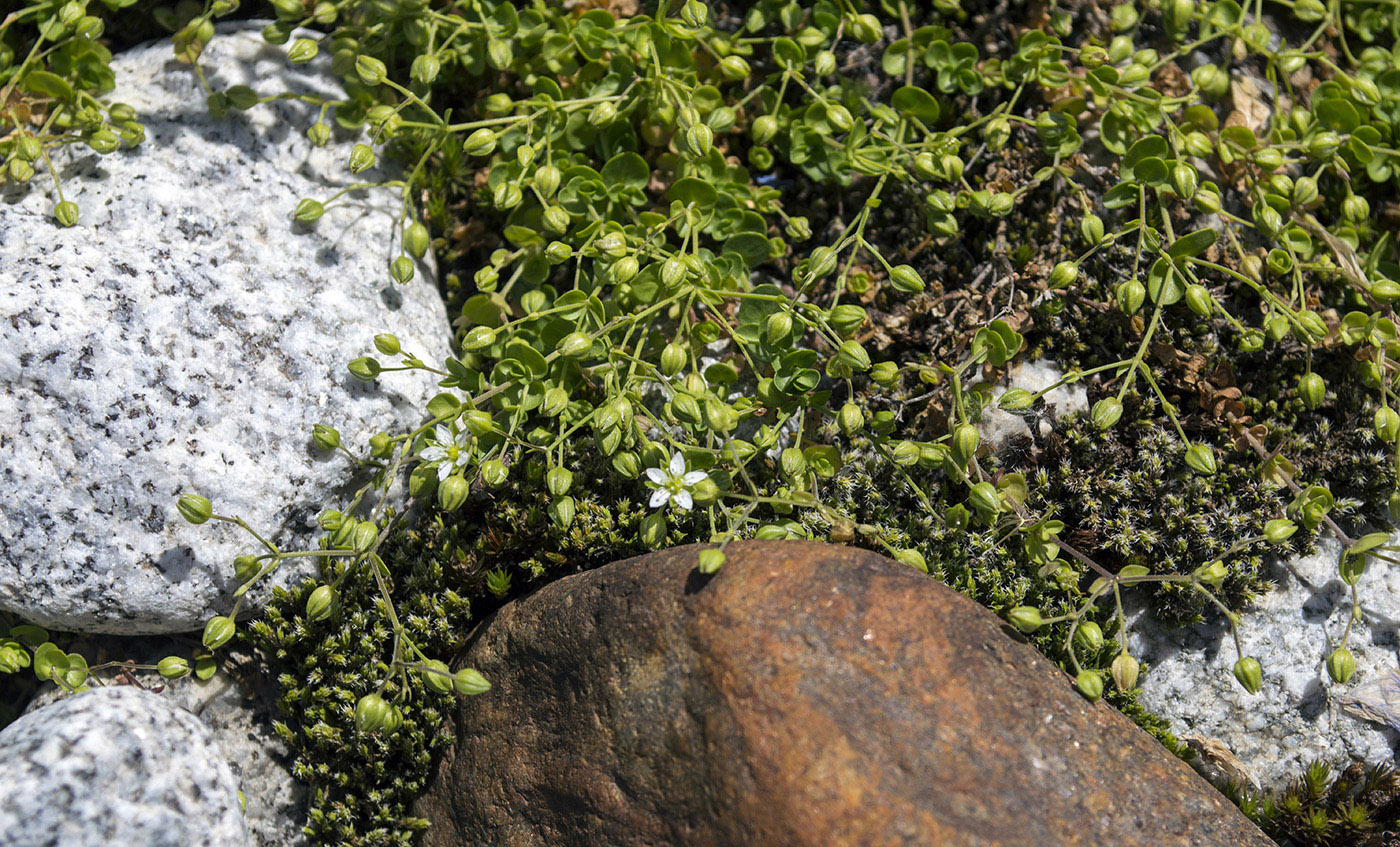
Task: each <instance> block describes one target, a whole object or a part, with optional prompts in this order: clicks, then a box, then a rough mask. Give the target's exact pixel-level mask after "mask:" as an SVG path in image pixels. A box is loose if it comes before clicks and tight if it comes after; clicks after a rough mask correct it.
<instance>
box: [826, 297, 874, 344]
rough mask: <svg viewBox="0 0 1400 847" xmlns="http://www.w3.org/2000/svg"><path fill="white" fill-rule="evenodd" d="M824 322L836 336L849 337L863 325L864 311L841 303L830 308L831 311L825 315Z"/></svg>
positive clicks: (858, 307)
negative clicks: (825, 321) (834, 331)
mask: <svg viewBox="0 0 1400 847" xmlns="http://www.w3.org/2000/svg"><path fill="white" fill-rule="evenodd" d="M826 320H827V323H829V324H831V328H832V329H834V330H836V332H837V333H838V334H840V335H842V336H850V335H851V334H852V333H854V332H855V331H856V330H857V329H860V326H861V324H863V323H865V310H864V309H862V308H861V307H860V306H855V305H852V304H850V303H842V304H840V305H838V306H833V307H832V309H831V311H830V312H828V313H827V316H826Z"/></svg>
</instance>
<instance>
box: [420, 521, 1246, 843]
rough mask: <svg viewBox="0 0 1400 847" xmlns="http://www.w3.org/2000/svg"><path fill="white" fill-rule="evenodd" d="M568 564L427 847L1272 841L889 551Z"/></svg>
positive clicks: (522, 619) (512, 652)
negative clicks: (718, 562)
mask: <svg viewBox="0 0 1400 847" xmlns="http://www.w3.org/2000/svg"><path fill="white" fill-rule="evenodd" d="M698 550H699V548H698V547H694V546H691V547H681V548H677V549H674V550H669V551H665V552H662V553H657V554H653V555H650V556H643V557H640V558H636V559H630V560H627V561H625V562H620V563H615V564H612V565H609V566H607V567H604V568H601V569H598V570H596V571H591V572H588V573H584V574H580V575H577V576H573V577H569V578H566V579H563V580H559V581H558V582H554V583H551V584H550V585H547V586H545V587H544V588H542V589H540V590H539V591H538V592H536V593H535V594H533V595H531V596H529V597H527V598H525V599H523V600H521V601H518V602H516V603H513V604H511V605H509V606H507V607H505V608H504V609H503V610H501V612H500V613H499V614H498V615H497V616H496V617H495V618H494V619H493V620H491V621H490V622H488V623H487V624H486V625H485V626H484V628H483V630H482V632H481V634H480V635H479V638H478V639H477V640H476V642H475V643H474V644H473V645H472V647H471V648H470V649H469V651H468V653H467V655H466V656H465V660H466V662H467V663H468V664H470V665H471V666H473V667H476V668H478V669H480V670H481V671H482V672H484V673H485V674H486V675H487V677H488V678H489V679H490V680H491V681H492V686H493V687H492V689H491V691H490V692H488V693H487V694H485V695H483V696H480V697H475V698H472V700H471V701H470V702H469V703H465V704H463V706H462V708H461V710H460V712H459V715H458V726H457V733H458V738H457V744H456V746H455V748H454V749H453V751H452V752H451V753H450V754H449V755H448V757H446V758H445V759H444V760H443V761H442V762H441V764H440V767H439V769H438V772H437V774H436V777H435V779H434V782H433V785H432V787H431V788H430V790H429V792H428V794H427V795H426V796H425V797H424V798H423V800H422V801H421V802H420V804H419V807H418V812H419V814H422V815H424V816H426V817H428V818H429V819H430V820H431V821H433V827H432V828H431V829H429V831H428V832H427V835H426V839H425V841H424V843H425V845H428V847H447V846H448V845H487V844H490V845H497V847H535V845H540V847H543V845H550V847H560V846H561V845H571V846H573V847H585V845H586V846H587V847H592V845H599V847H601V845H610V847H641V846H642V845H656V847H661V845H666V846H667V847H682V845H696V847H699V845H706V847H725V846H726V845H735V847H740V845H742V847H778V845H794V847H796V845H862V847H875V845H906V844H920V845H939V844H947V845H952V844H956V845H962V846H963V847H991V846H992V845H1049V844H1053V845H1057V847H1072V845H1116V847H1130V845H1154V847H1160V846H1161V845H1188V844H1189V845H1203V847H1204V845H1212V847H1214V845H1222V844H1229V845H1232V847H1251V845H1258V847H1268V845H1271V844H1272V843H1273V842H1272V841H1270V840H1269V839H1268V838H1266V837H1265V836H1264V835H1263V834H1262V833H1260V832H1259V831H1258V830H1257V829H1256V828H1255V827H1254V826H1253V824H1251V823H1249V822H1248V821H1247V820H1246V819H1245V818H1244V817H1243V816H1242V815H1241V814H1240V813H1239V812H1238V811H1237V810H1236V809H1235V808H1234V807H1233V806H1231V805H1230V804H1229V803H1228V802H1227V801H1226V800H1225V799H1224V798H1223V797H1221V796H1220V795H1219V794H1217V793H1216V792H1215V791H1214V790H1213V789H1212V788H1211V787H1210V786H1209V785H1208V784H1207V783H1206V782H1205V781H1204V780H1202V779H1200V778H1199V777H1198V776H1196V774H1195V773H1193V772H1192V771H1191V769H1190V768H1189V767H1188V766H1187V765H1185V764H1184V763H1182V762H1181V761H1179V760H1177V759H1176V758H1174V757H1173V756H1171V755H1170V754H1169V753H1168V752H1167V751H1166V750H1164V749H1163V748H1162V747H1161V746H1160V745H1158V744H1157V742H1156V741H1154V740H1153V739H1152V738H1151V737H1149V736H1148V735H1146V734H1145V733H1143V732H1141V731H1140V730H1138V729H1137V728H1136V727H1134V726H1133V725H1132V724H1131V723H1130V722H1129V721H1128V720H1127V719H1126V718H1124V717H1123V716H1122V715H1121V714H1119V713H1118V712H1117V711H1115V710H1114V709H1112V708H1111V707H1109V706H1107V705H1103V704H1092V703H1089V702H1087V701H1085V700H1083V699H1082V698H1081V697H1079V695H1078V694H1076V693H1075V692H1074V690H1073V688H1072V685H1071V683H1070V681H1069V680H1068V678H1067V677H1066V676H1065V675H1064V674H1063V673H1061V672H1060V671H1059V670H1058V669H1057V668H1055V667H1053V666H1052V665H1051V664H1050V663H1049V662H1048V661H1046V660H1045V659H1044V658H1043V657H1041V656H1040V654H1039V653H1037V652H1036V650H1035V649H1034V648H1032V647H1031V646H1029V645H1028V644H1026V643H1025V642H1024V641H1022V640H1020V639H1019V638H1017V637H1015V636H1014V635H1012V634H1011V633H1012V630H1010V629H1009V628H1008V627H1006V626H1005V625H1004V624H1003V623H1002V622H1001V621H1000V620H998V619H997V618H996V617H995V616H994V615H992V614H991V613H990V612H987V611H986V610H984V609H982V608H981V607H979V606H978V605H977V604H976V603H974V602H973V601H971V600H969V599H967V598H965V597H963V596H961V595H959V594H957V593H955V592H953V591H952V590H950V589H947V588H945V587H944V586H942V585H940V584H938V583H936V582H934V581H933V580H930V579H928V578H927V577H924V576H922V575H919V574H917V573H915V572H914V571H912V570H910V569H908V568H905V567H902V566H899V565H896V564H894V563H893V562H891V561H890V560H888V559H885V558H883V557H881V556H877V555H875V554H873V553H869V552H866V551H861V550H856V549H853V548H847V547H835V546H827V545H822V544H815V543H807V542H738V543H735V544H732V545H730V546H729V547H728V548H727V553H728V561H727V563H726V564H725V565H724V568H723V569H722V570H721V571H720V572H719V573H718V574H716V575H715V576H713V577H705V576H703V575H701V574H700V573H699V572H698V571H697V570H696V567H695V560H696V553H697V552H698Z"/></svg>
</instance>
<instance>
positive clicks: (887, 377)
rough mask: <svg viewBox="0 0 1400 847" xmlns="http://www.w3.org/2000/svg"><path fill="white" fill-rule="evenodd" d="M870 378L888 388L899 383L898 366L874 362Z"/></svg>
mask: <svg viewBox="0 0 1400 847" xmlns="http://www.w3.org/2000/svg"><path fill="white" fill-rule="evenodd" d="M870 378H871V379H872V380H874V382H875V384H876V385H879V386H881V387H884V388H889V387H891V386H893V385H894V384H895V383H897V382H898V381H899V365H896V364H895V363H894V362H876V363H875V364H874V365H871V366H870ZM1002 396H1003V397H1004V396H1005V395H1002ZM1003 408H1005V407H1003Z"/></svg>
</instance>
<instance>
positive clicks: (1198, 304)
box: [1186, 282, 1215, 318]
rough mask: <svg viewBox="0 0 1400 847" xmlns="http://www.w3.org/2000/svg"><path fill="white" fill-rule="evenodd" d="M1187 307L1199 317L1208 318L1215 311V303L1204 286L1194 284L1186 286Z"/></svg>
mask: <svg viewBox="0 0 1400 847" xmlns="http://www.w3.org/2000/svg"><path fill="white" fill-rule="evenodd" d="M1186 305H1187V306H1188V307H1189V308H1190V309H1191V311H1192V312H1194V313H1195V314H1197V315H1200V316H1201V317H1203V318H1208V317H1210V316H1211V314H1212V313H1213V312H1214V311H1215V301H1214V300H1213V299H1212V298H1211V296H1210V292H1209V291H1207V290H1206V287H1205V286H1204V285H1201V284H1200V283H1198V282H1193V283H1191V284H1190V285H1188V286H1186Z"/></svg>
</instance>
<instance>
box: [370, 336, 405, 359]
mask: <svg viewBox="0 0 1400 847" xmlns="http://www.w3.org/2000/svg"><path fill="white" fill-rule="evenodd" d="M374 349H376V350H378V351H379V352H380V353H383V354H384V355H385V356H397V355H398V354H399V352H400V349H401V348H400V347H399V339H398V336H396V335H392V334H390V333H387V332H381V333H379V334H378V335H376V336H375V337H374Z"/></svg>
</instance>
